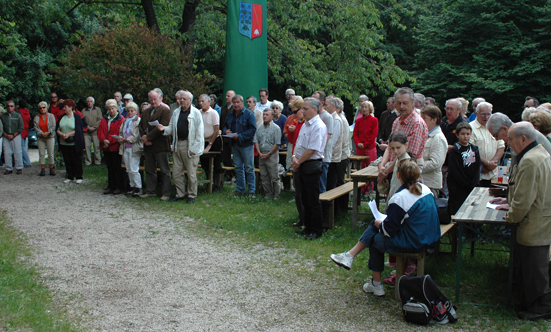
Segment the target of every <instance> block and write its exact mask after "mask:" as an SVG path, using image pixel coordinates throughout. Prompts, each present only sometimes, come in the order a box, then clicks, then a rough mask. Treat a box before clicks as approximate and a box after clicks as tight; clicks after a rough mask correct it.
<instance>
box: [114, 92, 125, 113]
mask: <svg viewBox="0 0 551 332" xmlns="http://www.w3.org/2000/svg"><path fill="white" fill-rule="evenodd" d="M113 98H115V100H116V101H117V109H118V111H119V113H121V114H122V112H123V111H124V103H123V102H122V93H121V92H120V91H117V92H115V93H114V94H113Z"/></svg>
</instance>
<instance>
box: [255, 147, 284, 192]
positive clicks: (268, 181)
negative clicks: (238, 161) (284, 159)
mask: <svg viewBox="0 0 551 332" xmlns="http://www.w3.org/2000/svg"><path fill="white" fill-rule="evenodd" d="M269 152H270V151H266V152H264V151H262V153H269ZM278 161H279V154H278V153H277V150H276V152H275V153H274V154H273V155H271V156H270V157H269V158H268V159H259V162H258V167H259V168H260V179H261V180H262V188H263V189H264V193H265V194H266V198H269V199H271V198H275V199H279V193H280V190H281V189H280V187H279V172H278V166H277V165H278Z"/></svg>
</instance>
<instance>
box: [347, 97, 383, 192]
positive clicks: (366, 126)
mask: <svg viewBox="0 0 551 332" xmlns="http://www.w3.org/2000/svg"><path fill="white" fill-rule="evenodd" d="M374 111H375V110H374V108H373V103H371V102H370V101H364V102H363V103H362V104H361V105H360V113H361V114H362V117H361V118H359V119H357V120H356V124H355V125H354V132H353V134H352V138H353V139H354V143H355V144H356V155H358V156H368V157H369V159H365V160H363V161H362V168H366V167H367V166H369V163H371V162H372V161H374V160H375V159H377V145H376V143H375V140H376V138H377V134H378V133H379V120H377V118H376V117H374V116H373V112H374ZM367 190H369V189H368V186H365V187H364V188H363V192H364V193H365V192H367Z"/></svg>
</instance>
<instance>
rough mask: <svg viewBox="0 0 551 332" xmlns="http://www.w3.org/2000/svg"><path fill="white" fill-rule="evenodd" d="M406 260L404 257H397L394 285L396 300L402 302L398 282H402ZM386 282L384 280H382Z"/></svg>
mask: <svg viewBox="0 0 551 332" xmlns="http://www.w3.org/2000/svg"><path fill="white" fill-rule="evenodd" d="M405 261H406V260H405V259H404V258H403V257H400V256H397V257H396V279H395V283H394V299H396V300H397V301H400V293H399V292H398V288H399V287H398V281H399V280H400V277H401V276H403V275H404V264H405ZM381 281H382V282H384V280H381Z"/></svg>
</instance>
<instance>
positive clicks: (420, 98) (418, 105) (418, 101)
mask: <svg viewBox="0 0 551 332" xmlns="http://www.w3.org/2000/svg"><path fill="white" fill-rule="evenodd" d="M413 96H414V98H415V103H414V107H415V110H416V111H417V113H421V110H422V109H423V107H424V106H425V95H423V94H421V93H415V94H414V95H413Z"/></svg>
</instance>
